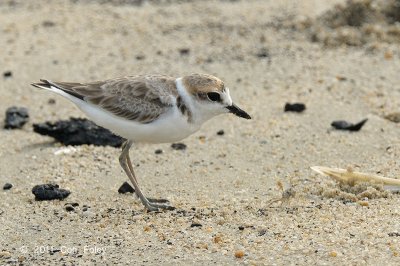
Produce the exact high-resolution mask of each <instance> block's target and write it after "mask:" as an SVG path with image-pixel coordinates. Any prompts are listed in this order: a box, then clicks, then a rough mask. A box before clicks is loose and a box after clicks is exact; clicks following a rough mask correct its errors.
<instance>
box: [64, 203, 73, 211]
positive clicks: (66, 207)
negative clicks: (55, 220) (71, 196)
mask: <svg viewBox="0 0 400 266" xmlns="http://www.w3.org/2000/svg"><path fill="white" fill-rule="evenodd" d="M65 210H66V211H67V212H72V211H75V208H74V207H73V206H72V205H69V204H68V205H66V206H65Z"/></svg>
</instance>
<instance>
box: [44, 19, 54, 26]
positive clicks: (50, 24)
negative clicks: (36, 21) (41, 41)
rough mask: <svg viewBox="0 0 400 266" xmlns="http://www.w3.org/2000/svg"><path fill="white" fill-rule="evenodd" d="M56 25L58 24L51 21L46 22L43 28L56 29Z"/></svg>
mask: <svg viewBox="0 0 400 266" xmlns="http://www.w3.org/2000/svg"><path fill="white" fill-rule="evenodd" d="M55 25H56V23H55V22H53V21H51V20H45V21H43V22H42V26H43V27H54V26H55Z"/></svg>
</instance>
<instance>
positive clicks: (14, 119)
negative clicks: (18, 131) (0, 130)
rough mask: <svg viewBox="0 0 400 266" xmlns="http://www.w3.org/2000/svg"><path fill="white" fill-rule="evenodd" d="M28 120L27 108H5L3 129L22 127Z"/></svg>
mask: <svg viewBox="0 0 400 266" xmlns="http://www.w3.org/2000/svg"><path fill="white" fill-rule="evenodd" d="M28 120H29V114H28V109H26V108H25V107H15V106H13V107H10V108H8V109H7V110H6V119H5V121H4V128H5V129H15V128H22V127H23V126H24V125H25V124H26V122H28Z"/></svg>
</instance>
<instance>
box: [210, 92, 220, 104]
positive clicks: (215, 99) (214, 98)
mask: <svg viewBox="0 0 400 266" xmlns="http://www.w3.org/2000/svg"><path fill="white" fill-rule="evenodd" d="M207 97H208V99H210V100H211V101H213V102H219V101H221V95H219V93H218V92H209V93H207Z"/></svg>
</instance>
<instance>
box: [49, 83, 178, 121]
mask: <svg viewBox="0 0 400 266" xmlns="http://www.w3.org/2000/svg"><path fill="white" fill-rule="evenodd" d="M51 84H52V85H54V86H57V88H59V89H61V90H63V91H64V92H66V93H69V94H71V95H73V96H75V97H78V98H80V99H83V100H84V101H86V102H89V103H92V104H94V105H97V106H98V107H100V108H102V109H104V110H106V111H108V112H110V113H112V114H114V115H116V116H119V117H121V118H124V119H127V120H132V121H136V122H139V123H144V124H146V123H151V122H153V121H154V120H156V119H157V118H159V117H160V115H161V114H163V113H164V112H166V111H167V109H169V108H171V107H172V106H173V104H174V103H175V101H176V97H177V96H178V92H177V90H176V87H175V79H174V78H172V77H167V76H130V77H121V78H116V79H111V80H106V81H98V82H91V83H71V82H51Z"/></svg>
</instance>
